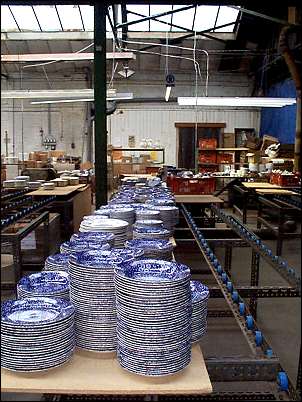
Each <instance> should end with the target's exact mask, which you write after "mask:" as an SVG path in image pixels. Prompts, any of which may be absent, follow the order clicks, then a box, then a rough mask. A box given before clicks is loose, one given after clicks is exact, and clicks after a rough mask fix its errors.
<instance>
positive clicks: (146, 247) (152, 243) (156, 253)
mask: <svg viewBox="0 0 302 402" xmlns="http://www.w3.org/2000/svg"><path fill="white" fill-rule="evenodd" d="M125 247H127V248H129V249H131V250H136V249H142V250H143V251H144V257H145V258H155V259H159V260H166V261H171V260H172V258H173V244H172V243H171V242H170V241H169V240H149V239H133V240H128V241H126V243H125Z"/></svg>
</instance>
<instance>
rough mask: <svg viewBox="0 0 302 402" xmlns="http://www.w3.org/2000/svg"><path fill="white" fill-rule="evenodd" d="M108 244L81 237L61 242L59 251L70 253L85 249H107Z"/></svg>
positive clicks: (108, 247)
mask: <svg viewBox="0 0 302 402" xmlns="http://www.w3.org/2000/svg"><path fill="white" fill-rule="evenodd" d="M109 249H110V245H109V244H108V243H101V244H100V243H99V242H97V241H96V242H94V241H90V240H89V241H86V240H82V239H80V238H79V239H77V240H72V241H71V240H70V241H66V242H64V243H62V244H61V246H60V251H61V253H67V254H72V253H77V252H81V251H87V250H109Z"/></svg>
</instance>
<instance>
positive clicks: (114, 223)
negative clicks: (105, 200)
mask: <svg viewBox="0 0 302 402" xmlns="http://www.w3.org/2000/svg"><path fill="white" fill-rule="evenodd" d="M128 226H129V224H128V222H126V221H123V220H121V219H110V218H108V219H100V220H96V221H82V222H81V225H80V229H79V230H80V232H98V231H100V232H109V233H113V234H114V246H115V247H123V246H124V243H125V241H126V240H127V231H128Z"/></svg>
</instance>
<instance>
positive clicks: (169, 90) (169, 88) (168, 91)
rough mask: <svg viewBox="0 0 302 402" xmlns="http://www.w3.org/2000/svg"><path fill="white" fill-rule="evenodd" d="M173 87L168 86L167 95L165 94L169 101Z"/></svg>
mask: <svg viewBox="0 0 302 402" xmlns="http://www.w3.org/2000/svg"><path fill="white" fill-rule="evenodd" d="M171 89H172V87H166V95H165V100H166V102H168V101H169V98H170V93H171Z"/></svg>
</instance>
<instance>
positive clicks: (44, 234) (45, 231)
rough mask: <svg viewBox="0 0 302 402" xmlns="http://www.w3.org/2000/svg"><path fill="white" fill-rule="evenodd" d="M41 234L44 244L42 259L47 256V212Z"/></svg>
mask: <svg viewBox="0 0 302 402" xmlns="http://www.w3.org/2000/svg"><path fill="white" fill-rule="evenodd" d="M43 236H44V246H43V258H44V261H45V260H46V258H47V257H48V256H49V214H48V216H47V219H46V220H45V221H44V223H43Z"/></svg>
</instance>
